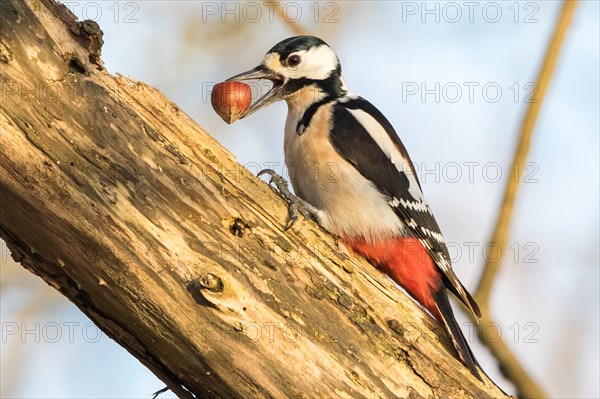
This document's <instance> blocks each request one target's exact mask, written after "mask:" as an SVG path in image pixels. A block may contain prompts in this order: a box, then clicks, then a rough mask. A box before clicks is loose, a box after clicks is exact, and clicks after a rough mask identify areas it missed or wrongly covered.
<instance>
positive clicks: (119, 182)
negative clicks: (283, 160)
mask: <svg viewBox="0 0 600 399" xmlns="http://www.w3.org/2000/svg"><path fill="white" fill-rule="evenodd" d="M1 7H2V8H1V12H2V26H1V30H0V66H1V68H2V73H1V80H2V104H1V106H0V128H1V133H0V148H1V150H0V193H1V204H0V235H1V236H2V238H3V239H4V240H6V242H7V244H8V245H9V248H10V250H11V252H12V254H13V257H14V258H15V260H16V261H18V262H21V263H22V265H23V266H24V267H26V268H27V269H28V270H30V271H31V272H33V273H35V274H37V275H39V276H40V277H42V278H43V279H44V280H45V281H46V282H47V283H48V284H50V285H51V286H53V287H54V288H56V289H57V290H59V291H60V292H61V293H62V294H63V295H64V296H66V297H67V298H69V300H71V301H72V302H73V303H75V305H77V306H78V307H79V308H80V309H81V310H82V311H83V312H84V313H85V314H86V315H87V316H89V317H90V318H91V319H92V320H93V321H94V322H95V323H96V324H97V325H98V326H99V327H100V328H101V329H102V330H103V331H104V332H106V333H107V334H108V335H109V336H110V337H111V338H112V339H114V340H115V341H116V342H118V343H119V344H120V345H122V346H123V347H125V348H126V349H127V350H128V351H129V352H130V353H131V354H132V355H133V356H135V357H136V358H138V359H139V360H140V361H141V362H142V363H143V364H144V365H146V366H147V367H148V368H149V369H150V370H152V372H154V373H155V374H156V375H157V376H158V377H159V378H160V379H161V380H163V381H164V382H165V384H167V386H168V387H169V388H170V389H171V390H173V391H174V392H175V393H176V394H177V395H178V396H180V397H182V398H191V397H211V398H292V397H306V398H334V397H340V398H350V397H355V398H358V397H369V398H392V397H403V398H444V399H446V398H478V399H481V398H502V397H505V395H504V394H503V393H502V392H501V391H500V390H499V389H498V388H496V387H495V386H494V385H493V384H492V383H490V382H489V381H488V382H487V383H486V384H482V383H480V382H479V381H477V380H476V379H474V378H473V377H472V376H471V374H470V373H469V371H468V370H467V369H466V368H465V367H463V366H462V365H461V364H460V363H459V362H458V361H457V360H455V359H454V357H453V356H452V355H451V352H450V350H449V349H448V347H449V346H448V345H449V343H448V342H447V341H446V339H445V337H444V335H443V333H441V330H440V329H439V328H438V327H437V326H436V325H435V323H433V322H432V321H431V319H430V318H429V317H428V316H426V315H425V314H424V313H423V312H422V311H421V310H420V309H419V308H418V307H417V306H416V305H415V304H414V303H413V302H412V300H411V299H410V298H408V297H407V296H406V295H404V294H403V293H402V292H400V291H399V290H398V289H396V288H395V287H394V285H393V284H392V283H391V282H390V281H389V280H388V279H387V278H385V277H384V276H383V275H381V274H380V273H379V272H377V271H376V270H375V269H374V268H373V267H372V266H370V265H369V264H367V263H366V262H365V261H364V260H361V259H359V258H357V257H355V256H352V257H351V258H349V257H348V255H347V253H346V252H345V251H344V248H341V247H340V246H339V245H338V244H337V243H336V241H335V240H334V239H333V238H332V237H331V236H330V235H328V234H327V233H326V232H324V231H323V230H321V229H320V228H319V227H318V226H316V225H315V224H313V223H310V222H305V221H302V222H300V223H298V224H297V225H296V226H295V227H294V228H293V229H292V230H291V231H288V232H284V231H283V225H284V221H285V218H286V207H285V204H284V202H283V201H282V200H281V199H280V198H279V197H278V196H277V194H276V193H274V192H273V190H271V189H270V188H269V187H268V186H267V185H266V184H265V183H264V182H261V181H260V180H258V179H257V178H255V177H254V175H253V174H252V173H250V172H249V171H248V170H245V169H244V168H243V167H241V166H240V165H239V164H237V163H236V161H235V159H234V157H233V156H232V155H231V154H230V153H229V152H227V151H226V150H225V149H223V148H222V147H221V146H220V145H219V143H217V142H216V141H215V140H214V139H213V138H212V137H211V136H210V135H208V134H207V133H206V132H205V131H203V130H202V129H201V128H200V127H198V125H197V124H196V123H195V122H194V121H192V120H191V119H190V118H189V117H188V116H187V115H185V114H184V113H183V112H182V111H180V110H179V109H178V108H177V106H176V105H174V104H173V103H171V102H170V101H169V100H168V99H166V98H165V97H164V96H163V95H162V94H161V93H159V92H158V91H157V90H156V89H154V88H152V87H149V86H147V85H145V84H143V83H141V82H136V81H134V80H132V79H129V78H125V77H123V76H116V77H115V76H112V75H111V74H109V73H108V72H107V71H105V70H104V69H103V68H102V66H101V60H100V58H99V50H100V47H101V45H102V38H101V32H99V31H98V29H97V28H98V27H97V26H96V25H95V24H94V23H93V22H90V21H84V22H82V23H79V22H77V21H76V19H75V17H74V16H73V15H72V14H71V13H70V12H69V11H68V10H67V8H65V7H64V6H62V5H60V4H58V3H55V2H54V1H53V0H40V1H36V0H26V1H19V0H9V1H6V0H5V1H2V2H1ZM438 339H442V341H443V343H440V342H439V340H438Z"/></svg>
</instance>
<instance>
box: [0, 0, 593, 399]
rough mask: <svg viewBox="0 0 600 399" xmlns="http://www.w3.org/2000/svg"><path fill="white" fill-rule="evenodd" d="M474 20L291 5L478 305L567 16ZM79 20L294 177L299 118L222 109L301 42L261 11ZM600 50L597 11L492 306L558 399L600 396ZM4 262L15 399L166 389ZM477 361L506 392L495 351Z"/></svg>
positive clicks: (373, 7) (109, 51)
mask: <svg viewBox="0 0 600 399" xmlns="http://www.w3.org/2000/svg"><path fill="white" fill-rule="evenodd" d="M466 3H468V2H427V3H423V2H394V1H390V2H374V1H373V2H363V1H359V2H346V3H342V4H340V5H338V6H336V5H335V3H332V2H321V3H315V2H312V1H311V2H283V3H282V4H285V5H286V6H287V10H288V12H289V16H290V18H292V19H297V24H298V26H299V25H300V24H301V25H302V26H303V27H305V28H306V29H307V30H309V31H310V32H311V33H313V34H315V35H319V36H321V37H322V38H323V39H324V40H326V41H327V42H328V43H329V44H330V45H331V46H332V47H333V48H334V49H335V50H336V52H337V53H338V57H339V58H340V60H341V63H342V67H343V71H344V76H345V80H346V83H347V85H348V86H349V88H350V89H351V90H352V91H353V92H355V93H357V94H360V95H361V96H363V97H365V98H367V99H368V100H370V101H371V102H372V103H374V104H375V105H376V106H377V107H378V108H379V109H380V110H381V111H382V112H383V113H384V114H385V115H386V116H387V117H388V119H389V120H390V121H391V122H392V124H393V125H394V126H395V128H396V130H397V131H398V133H399V135H400V137H401V138H402V140H403V141H404V143H405V145H406V146H407V148H408V150H409V152H410V154H411V156H412V159H413V161H414V162H415V163H416V164H417V167H418V169H419V171H420V173H419V174H420V178H421V180H422V183H423V188H424V192H425V194H426V196H427V198H428V200H429V202H430V204H431V206H432V208H433V210H434V211H435V214H436V217H437V219H438V222H439V224H440V226H441V227H442V229H443V231H444V235H445V237H446V239H447V241H448V242H449V243H451V248H452V251H453V252H454V263H455V268H456V270H457V273H458V275H459V276H460V277H461V279H462V280H463V281H464V282H465V284H466V285H467V286H468V287H473V285H474V284H475V282H476V280H477V277H478V276H479V273H480V270H481V266H482V264H483V262H484V253H483V249H484V248H485V245H486V243H487V241H488V240H489V236H490V234H491V230H492V228H493V223H494V221H495V216H496V210H497V207H498V204H499V201H500V199H501V195H502V190H503V186H504V182H505V179H506V176H507V173H508V167H509V163H510V161H511V157H512V151H513V149H514V146H515V142H516V137H517V131H518V128H519V125H520V121H521V118H522V116H523V114H524V111H525V107H526V102H525V101H526V98H527V96H528V95H530V94H531V90H532V86H531V83H532V82H533V81H534V80H535V77H536V73H537V70H538V67H539V64H540V61H541V59H542V56H543V51H544V49H545V45H546V43H547V41H548V39H549V35H550V33H551V31H552V28H553V24H554V21H555V19H556V15H557V12H558V10H559V8H560V2H554V1H543V2H542V1H537V2H512V1H509V2H474V3H473V5H472V6H468V5H465V4H466ZM68 4H69V5H70V6H71V7H73V8H74V9H75V12H76V13H77V14H78V15H79V16H80V17H87V18H92V19H97V20H98V22H99V23H100V25H101V27H102V29H103V30H104V32H105V45H104V48H103V59H104V61H105V62H106V66H107V68H108V70H109V71H110V72H112V73H116V72H120V73H122V74H125V75H129V76H131V77H133V78H135V79H138V80H142V81H145V82H147V83H149V84H151V85H153V86H155V87H157V88H159V89H160V90H161V91H163V92H164V93H165V94H166V95H167V96H168V97H169V98H170V99H171V100H173V101H174V102H175V103H176V104H178V105H179V106H180V107H181V108H182V109H183V110H184V111H185V112H187V113H188V114H189V115H191V116H192V117H193V118H194V119H195V120H196V121H198V123H199V124H200V125H201V126H202V127H204V128H205V129H206V130H207V131H208V132H209V133H211V134H212V135H213V136H215V137H216V138H217V139H218V140H219V141H220V142H221V143H222V144H223V145H224V146H225V147H226V148H228V149H229V150H230V151H231V152H232V153H234V154H235V156H236V157H237V159H238V160H239V162H240V163H242V164H249V163H258V164H259V165H265V164H267V163H276V164H277V165H279V166H280V167H281V168H283V166H282V165H283V144H282V142H283V133H282V131H283V122H284V120H285V113H286V107H285V105H284V104H283V103H281V104H275V105H273V106H271V107H270V108H268V109H265V110H261V111H260V112H258V113H256V114H255V115H253V116H252V117H250V118H248V119H245V120H243V121H241V122H238V123H236V124H234V125H231V126H229V125H226V124H224V123H223V122H222V121H221V120H220V119H219V117H218V116H217V115H216V114H215V113H214V112H213V111H212V109H211V106H210V101H207V99H208V98H209V97H208V96H209V94H210V92H209V88H210V86H211V85H212V84H213V83H215V82H218V81H221V80H223V79H225V78H227V77H229V76H231V75H233V74H236V73H238V72H241V71H244V70H247V69H249V68H251V67H253V66H255V65H256V64H258V63H259V62H260V61H261V59H262V57H263V55H264V53H265V52H266V51H267V50H268V49H269V48H270V47H271V46H272V45H273V44H275V43H276V42H278V41H279V40H281V39H284V38H285V37H287V36H291V35H292V33H291V31H290V30H289V28H288V27H287V26H285V25H284V24H282V23H281V21H279V20H278V19H276V18H275V19H271V18H270V15H269V11H268V9H266V8H265V7H264V6H263V5H262V2H247V3H237V4H238V5H237V6H236V5H235V3H228V5H227V6H224V5H223V4H224V3H222V2H204V3H202V2H194V1H186V2H167V1H142V2H112V1H103V2H89V1H88V2H83V1H82V2H76V1H72V2H69V3H68ZM248 4H250V5H248ZM251 4H254V5H257V6H260V7H261V14H260V17H259V16H258V14H256V9H252V8H251V7H252V6H251ZM469 4H470V3H469ZM227 7H231V8H227ZM236 7H237V8H236ZM244 7H246V8H244ZM311 7H312V8H311ZM469 7H473V8H469ZM317 9H318V13H317ZM227 10H230V11H231V10H233V11H231V12H230V13H228V12H227ZM498 10H500V14H498V13H497V11H498ZM459 15H460V17H459ZM236 18H237V19H238V21H237V23H235V22H236V21H235V19H236ZM223 21H225V22H223ZM232 25H234V26H233V27H232ZM599 37H600V31H599V3H598V2H596V1H583V2H581V3H580V4H579V7H578V9H577V10H576V15H575V18H574V21H573V26H572V28H571V30H570V32H569V33H568V35H567V38H566V41H565V44H564V48H563V51H562V53H561V59H560V61H559V64H558V66H557V69H556V72H555V76H554V80H553V82H552V85H551V87H550V89H549V91H548V93H547V97H546V100H545V102H544V104H543V107H542V110H541V113H540V115H539V119H538V123H537V125H536V129H535V136H534V139H533V143H532V149H531V153H530V156H529V158H528V162H529V163H528V164H527V167H526V170H525V172H526V176H524V178H525V182H524V183H523V184H522V185H521V189H520V191H519V195H518V199H517V203H516V210H515V219H514V223H513V224H512V227H511V238H510V243H511V244H510V248H509V250H508V251H507V252H506V254H505V255H506V257H505V261H504V266H503V269H502V271H501V273H500V275H499V277H498V281H497V284H496V287H495V290H494V294H493V302H492V312H493V315H494V317H495V318H496V319H497V321H498V323H499V324H498V326H499V328H500V330H501V331H502V333H503V336H504V337H505V339H507V340H508V341H509V343H510V345H511V347H512V348H513V349H514V351H515V352H516V353H517V354H518V356H519V358H520V359H521V360H522V361H523V363H524V364H525V366H526V367H527V368H528V369H529V370H530V371H531V373H532V374H533V375H534V376H535V377H536V378H537V380H538V381H539V382H540V383H541V384H542V385H543V386H544V388H545V389H546V390H547V392H548V393H549V394H550V396H551V397H552V398H567V397H569V398H571V397H582V398H594V397H599V396H600V391H599V387H598V380H597V376H598V373H599V371H600V370H599V365H598V358H599V357H600V353H599V348H598V341H599V334H600V331H599V316H598V315H599V313H600V309H599V303H600V298H599V281H600V276H599V268H598V264H599V253H598V242H599V210H598V204H599V183H598V181H599V180H600V179H599V176H598V175H599V166H600V165H599V154H598V152H599V132H600V126H599V121H600V115H599V109H600V100H599V92H600V82H599V69H600V61H599V57H600V54H599V48H600V39H599ZM282 170H283V169H282ZM5 253H6V251H5V250H4V251H3V254H5ZM2 262H3V263H2V268H1V269H0V270H1V272H2V274H1V276H2V278H3V287H6V286H8V288H5V289H4V290H3V292H2V293H1V296H0V299H1V302H2V303H1V305H0V310H1V314H2V342H1V343H0V345H1V346H0V348H1V351H2V356H1V359H2V363H1V364H2V369H1V370H0V377H1V379H2V382H3V384H2V397H8V396H7V395H9V394H10V397H29V398H42V397H56V398H58V397H66V398H75V397H84V398H92V397H126V398H134V397H148V394H149V393H151V392H154V391H155V390H157V389H159V388H161V387H162V385H161V383H160V381H157V380H156V379H155V378H154V377H153V376H152V375H151V374H150V373H149V372H148V371H147V370H145V368H144V367H143V366H141V365H140V364H139V363H138V362H137V360H135V359H133V358H132V357H130V356H129V355H128V354H127V353H126V352H125V351H124V350H123V349H121V348H119V347H117V346H116V345H115V344H114V343H112V341H110V340H109V339H108V338H106V337H100V338H99V339H98V340H97V341H95V338H94V336H93V335H92V336H89V334H91V333H92V332H93V331H92V330H90V328H91V327H87V330H86V325H87V324H86V323H88V321H87V320H85V318H84V317H83V316H82V315H81V314H80V312H79V311H78V310H77V309H75V308H74V307H73V306H72V305H70V304H69V303H68V302H66V301H65V300H63V299H62V298H60V296H59V295H58V294H56V293H54V292H53V291H51V290H50V288H48V287H47V286H46V285H45V284H44V283H43V282H41V280H40V281H38V280H37V279H36V278H35V277H29V276H28V275H27V272H25V271H23V270H21V269H20V268H18V267H17V266H14V265H13V264H12V263H11V262H8V261H6V256H2ZM36 298H37V299H36ZM40 298H42V299H40ZM48 298H52V299H51V300H49V299H48ZM36 300H38V301H41V302H43V303H44V304H45V305H44V306H39V305H38V303H39V302H36ZM24 304H29V305H28V306H29V308H26V309H24V308H25V307H26V306H25V305H24ZM36 323H38V324H36ZM49 323H50V324H49ZM52 323H55V324H57V325H58V326H59V331H60V332H61V339H59V340H58V341H56V342H50V341H53V339H51V338H53V335H52V328H54V327H55V326H54V324H52ZM64 323H78V324H67V325H65V324H64ZM37 326H39V327H37ZM68 326H72V328H73V330H72V331H73V334H74V335H73V339H72V342H70V341H71V340H70V339H68V337H67V335H68V334H67V333H68V332H69V328H70V327H68ZM15 328H17V330H16V332H15V330H14V329H15ZM44 328H45V329H44ZM25 329H27V331H30V332H29V334H27V333H25V335H23V334H24V331H25ZM86 334H88V335H86ZM92 338H94V339H92ZM475 352H476V355H477V356H478V358H480V360H481V362H482V364H483V367H484V368H485V369H486V371H488V373H489V374H490V375H491V376H492V377H493V378H494V379H496V380H498V381H500V382H502V381H503V380H502V378H501V377H500V376H499V374H498V372H497V371H496V370H495V365H494V363H493V360H492V359H491V358H490V357H489V355H488V354H487V352H486V350H485V349H483V348H481V347H480V346H477V345H476V346H475ZM33 380H35V381H36V384H32V383H31V382H30V381H33ZM7 381H8V382H9V383H8V384H7V383H6V382H7ZM503 386H505V387H506V389H507V390H509V391H510V389H511V388H510V386H509V385H506V384H505V385H503ZM7 387H8V388H7ZM9 388H10V389H11V390H10V392H9V391H8V389H9Z"/></svg>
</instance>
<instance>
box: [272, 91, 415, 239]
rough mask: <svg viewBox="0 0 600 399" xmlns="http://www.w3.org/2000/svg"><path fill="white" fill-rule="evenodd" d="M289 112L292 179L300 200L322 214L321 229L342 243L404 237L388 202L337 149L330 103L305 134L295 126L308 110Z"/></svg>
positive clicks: (288, 148)
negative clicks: (350, 239)
mask: <svg viewBox="0 0 600 399" xmlns="http://www.w3.org/2000/svg"><path fill="white" fill-rule="evenodd" d="M288 107H289V110H288V116H287V120H286V125H285V139H284V151H285V163H286V166H287V169H288V174H289V178H290V181H291V183H292V186H293V187H294V191H295V193H296V195H298V196H299V197H300V198H302V199H304V200H305V201H307V202H308V203H310V204H311V205H313V206H314V207H316V208H318V209H319V210H321V211H322V212H323V214H322V215H319V218H320V220H319V221H320V223H321V225H322V226H323V227H324V228H325V229H327V230H329V231H330V232H331V233H333V234H336V235H338V236H340V237H342V238H362V239H366V240H368V241H372V240H380V239H387V238H390V237H395V236H398V235H400V234H402V233H403V231H405V226H404V224H403V223H402V221H401V220H400V219H399V218H398V217H397V216H396V214H395V213H394V211H393V210H392V208H391V207H390V206H389V205H388V201H389V198H387V197H386V196H385V195H383V194H382V193H381V192H380V191H379V190H378V189H377V188H376V187H375V186H374V185H373V183H372V182H371V181H369V180H367V179H366V178H365V177H364V176H362V175H361V174H360V173H359V172H358V171H357V170H356V169H355V168H354V167H353V165H351V164H350V163H349V162H348V161H346V160H345V159H344V158H342V157H341V155H340V154H339V153H338V151H337V150H336V149H335V148H334V147H333V144H332V143H331V141H330V138H329V131H330V129H331V128H332V126H331V123H332V121H331V114H332V104H331V103H329V104H325V105H323V106H321V107H320V108H319V109H318V110H317V112H316V113H315V114H314V116H313V118H312V120H311V122H310V125H309V126H308V128H307V129H306V130H305V131H304V133H303V134H302V135H298V134H297V132H296V127H297V124H298V121H299V120H300V119H301V118H302V114H303V110H304V109H302V110H301V111H299V110H298V108H296V107H294V106H293V104H290V103H288ZM333 128H335V127H333Z"/></svg>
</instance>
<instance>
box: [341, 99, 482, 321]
mask: <svg viewBox="0 0 600 399" xmlns="http://www.w3.org/2000/svg"><path fill="white" fill-rule="evenodd" d="M332 112H333V113H332V118H333V120H332V122H333V126H335V128H334V129H332V131H331V132H330V140H331V142H332V143H333V145H334V147H335V148H336V149H337V151H338V152H339V153H340V155H341V156H342V157H344V158H345V159H346V160H347V161H348V162H350V163H352V164H353V165H354V166H355V167H356V169H357V170H358V171H359V172H360V173H361V174H362V175H363V176H364V177H365V178H367V179H368V180H369V181H371V182H372V183H373V184H374V185H375V186H376V187H377V188H378V189H379V190H380V191H381V192H382V193H383V194H384V195H386V196H387V197H389V201H388V204H389V205H390V207H392V208H393V209H394V211H395V213H396V214H397V215H398V217H399V218H400V219H401V220H402V221H403V222H404V224H405V225H406V228H407V229H408V233H409V234H410V235H411V236H414V237H416V238H417V239H418V240H419V242H420V243H421V245H423V246H424V247H425V249H426V250H427V252H428V253H429V255H430V256H431V258H432V259H433V261H434V262H435V264H436V265H437V266H438V268H439V269H440V270H441V271H442V273H443V276H444V279H445V282H446V283H449V284H445V285H446V286H447V288H448V289H449V290H450V291H451V292H452V293H454V294H455V295H456V297H457V298H459V299H460V300H461V301H462V302H463V303H464V304H465V305H466V306H467V307H468V308H469V309H470V310H471V312H472V313H473V314H474V315H476V316H478V317H480V316H481V313H480V310H479V307H478V306H477V304H476V303H475V301H474V300H473V298H472V297H471V295H470V294H469V293H468V292H467V290H466V289H465V287H464V286H463V285H462V283H461V282H460V281H459V280H458V277H457V276H456V274H455V273H454V271H453V270H452V263H451V261H450V255H449V253H448V248H447V246H446V243H445V241H444V237H443V236H442V233H441V231H440V228H439V226H438V224H437V221H436V220H435V217H434V216H433V213H432V212H431V209H430V208H429V205H428V204H427V201H426V200H425V197H424V196H423V192H422V191H421V184H420V183H419V179H418V178H417V174H416V172H415V169H414V166H413V164H412V162H411V160H410V157H409V155H408V152H407V151H406V148H405V147H404V144H402V142H401V141H400V138H399V137H398V135H397V134H396V131H395V130H394V128H393V127H392V125H391V124H390V123H389V121H388V120H387V119H386V118H385V116H384V115H383V114H382V113H381V112H380V111H379V110H378V109H377V108H375V107H374V106H373V105H372V104H371V103H369V102H368V101H367V100H365V99H363V98H361V97H355V96H348V97H345V98H343V99H342V100H340V101H338V102H336V103H335V104H334V106H333V110H332Z"/></svg>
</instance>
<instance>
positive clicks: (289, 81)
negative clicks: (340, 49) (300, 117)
mask: <svg viewBox="0 0 600 399" xmlns="http://www.w3.org/2000/svg"><path fill="white" fill-rule="evenodd" d="M265 79H266V80H270V81H271V82H272V84H273V87H272V88H271V89H270V90H269V91H268V92H267V93H265V94H264V95H262V96H261V97H259V98H258V99H257V100H256V101H255V102H254V103H253V104H252V105H251V106H250V108H249V109H248V111H247V112H246V113H245V114H244V115H243V116H242V118H245V117H246V116H248V115H250V114H252V113H254V112H255V111H257V110H259V109H261V108H263V107H265V106H267V105H269V104H272V103H274V102H275V101H278V100H285V101H286V102H287V103H288V105H290V104H298V105H301V106H304V107H307V106H309V105H310V104H312V103H314V102H317V101H320V100H323V99H324V98H326V97H330V98H331V99H334V98H338V97H341V96H343V95H344V94H345V93H346V88H345V86H344V81H343V79H342V68H341V66H340V62H339V60H338V58H337V56H336V55H335V53H334V51H333V50H332V49H331V47H329V45H327V43H325V42H324V41H323V40H321V39H319V38H317V37H314V36H295V37H291V38H289V39H285V40H283V41H281V42H279V43H277V44H276V45H275V46H273V48H272V49H271V50H269V51H268V52H267V54H266V55H265V57H264V59H263V61H262V63H261V64H260V65H259V66H257V67H256V68H254V69H251V70H249V71H246V72H242V73H240V74H238V75H235V76H233V77H231V78H229V79H227V81H249V80H265Z"/></svg>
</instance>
